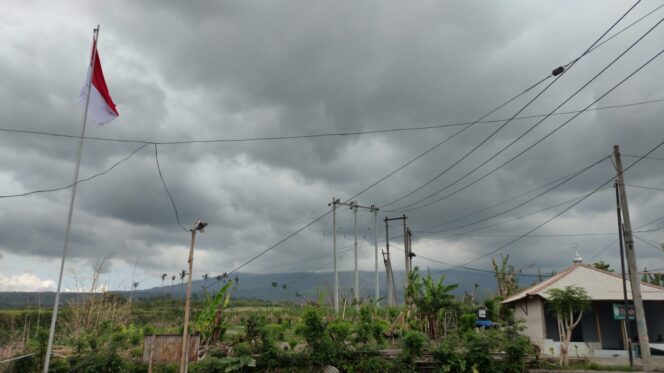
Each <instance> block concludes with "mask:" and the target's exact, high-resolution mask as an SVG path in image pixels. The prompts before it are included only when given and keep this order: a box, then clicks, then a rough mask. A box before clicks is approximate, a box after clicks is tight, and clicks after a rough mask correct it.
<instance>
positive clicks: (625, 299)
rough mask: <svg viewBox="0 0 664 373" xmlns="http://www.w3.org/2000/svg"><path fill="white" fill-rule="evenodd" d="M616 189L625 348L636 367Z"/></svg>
mask: <svg viewBox="0 0 664 373" xmlns="http://www.w3.org/2000/svg"><path fill="white" fill-rule="evenodd" d="M614 187H615V189H616V212H617V213H618V242H619V243H620V245H619V247H620V269H621V271H622V283H623V304H624V306H625V321H624V322H625V324H626V325H627V327H626V328H625V337H626V339H627V343H626V346H625V348H627V354H628V355H629V366H630V367H633V366H634V357H633V356H632V338H631V337H630V333H629V316H628V315H629V313H628V312H627V310H628V308H627V306H628V303H627V280H626V279H625V249H624V247H623V224H622V215H621V211H620V192H619V190H618V181H616V182H615V184H614Z"/></svg>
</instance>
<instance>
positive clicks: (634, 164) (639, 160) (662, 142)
mask: <svg viewBox="0 0 664 373" xmlns="http://www.w3.org/2000/svg"><path fill="white" fill-rule="evenodd" d="M662 52H664V50H662ZM662 52H660V54H661V53H662ZM662 145H664V141H661V142H659V143H658V144H657V145H656V146H655V147H654V148H652V149H650V150H649V151H648V152H646V153H645V154H644V155H643V157H641V158H639V159H637V160H636V161H634V162H633V163H632V164H630V165H629V166H627V167H626V168H624V169H623V173H625V172H626V171H627V170H629V169H631V168H632V167H634V166H636V165H637V164H638V163H639V162H641V161H642V160H643V159H644V158H645V157H647V156H649V155H650V154H651V153H652V152H654V151H655V150H657V149H659V148H660V147H661V146H662ZM613 180H614V178H613V177H612V178H610V179H608V180H606V181H605V182H603V183H602V184H601V185H600V186H598V187H597V188H595V189H593V190H592V191H591V192H590V193H588V194H586V195H585V196H584V197H583V198H582V199H580V200H579V201H577V202H574V203H573V204H572V205H570V206H568V207H567V208H565V209H564V210H562V211H560V212H559V213H557V214H556V215H554V216H553V217H551V218H549V219H547V220H546V221H544V222H543V223H541V224H538V225H537V226H535V227H534V228H532V229H530V230H529V231H528V232H526V233H524V234H522V235H520V236H518V237H517V238H515V239H513V240H511V241H509V242H507V243H505V244H503V245H501V246H499V247H498V248H496V249H494V250H491V251H489V252H488V253H486V254H483V255H481V256H479V257H477V258H475V259H473V260H471V261H468V262H465V263H462V264H459V265H458V266H467V265H468V264H471V263H474V262H476V261H478V260H480V259H483V258H486V257H487V256H489V255H492V254H495V253H497V252H498V251H500V250H503V249H504V248H506V247H508V246H511V245H512V244H514V243H516V242H517V241H519V240H521V239H523V238H525V237H527V236H528V235H530V234H531V233H533V232H534V231H536V230H538V229H539V228H541V227H543V226H544V225H546V224H547V223H549V222H551V221H553V220H554V219H556V218H558V217H559V216H561V215H562V214H564V213H566V212H567V211H569V210H571V209H572V208H573V207H575V206H576V205H578V204H579V203H581V202H583V201H584V200H586V199H587V198H588V197H590V196H591V195H593V194H595V193H596V192H598V191H600V190H601V189H602V188H604V187H605V186H606V185H607V184H609V183H611V182H612V181H613ZM456 267H457V266H454V267H451V268H448V269H446V271H448V270H451V269H454V268H456Z"/></svg>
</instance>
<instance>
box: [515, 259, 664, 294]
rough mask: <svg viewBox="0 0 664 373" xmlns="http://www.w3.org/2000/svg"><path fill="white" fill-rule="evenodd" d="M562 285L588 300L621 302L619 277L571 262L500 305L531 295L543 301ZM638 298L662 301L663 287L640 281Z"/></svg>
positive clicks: (621, 289) (630, 292)
mask: <svg viewBox="0 0 664 373" xmlns="http://www.w3.org/2000/svg"><path fill="white" fill-rule="evenodd" d="M566 286H574V287H581V288H583V289H584V290H585V291H586V293H588V296H589V297H590V299H592V300H622V299H623V286H622V277H621V276H619V275H616V274H615V273H612V272H606V271H602V270H600V269H597V268H595V267H592V266H589V265H587V264H581V263H575V264H572V265H571V266H569V267H567V268H565V270H564V271H562V272H560V273H558V274H557V275H555V276H553V277H551V278H549V279H547V280H545V281H543V282H540V283H539V284H535V285H534V286H532V287H530V288H528V289H526V290H524V291H522V292H520V293H518V294H515V295H513V296H511V297H509V298H507V299H505V300H504V301H502V303H511V302H515V301H518V300H520V299H523V298H526V297H528V296H533V295H539V296H541V297H542V298H545V299H547V298H549V295H548V294H547V291H548V290H549V289H564V288H565V287H566ZM641 296H642V298H643V300H659V301H664V288H663V287H659V286H655V285H651V284H648V283H645V282H641ZM627 298H628V299H632V291H631V287H630V283H629V279H627Z"/></svg>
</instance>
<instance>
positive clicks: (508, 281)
mask: <svg viewBox="0 0 664 373" xmlns="http://www.w3.org/2000/svg"><path fill="white" fill-rule="evenodd" d="M509 258H510V256H509V255H505V256H503V254H500V265H499V264H498V263H496V258H493V257H492V258H491V264H492V265H493V273H494V276H495V277H496V281H497V282H498V295H499V296H500V297H501V298H503V299H506V298H507V297H509V296H510V295H512V294H514V293H516V291H517V290H518V289H519V284H518V282H517V277H516V270H515V269H514V266H513V265H511V264H507V261H508V260H509Z"/></svg>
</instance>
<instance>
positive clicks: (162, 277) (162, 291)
mask: <svg viewBox="0 0 664 373" xmlns="http://www.w3.org/2000/svg"><path fill="white" fill-rule="evenodd" d="M166 276H168V274H166V273H162V274H161V293H162V294H164V280H165V279H166Z"/></svg>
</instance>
